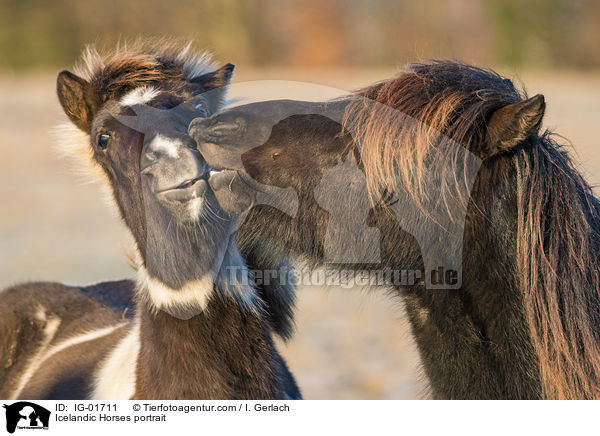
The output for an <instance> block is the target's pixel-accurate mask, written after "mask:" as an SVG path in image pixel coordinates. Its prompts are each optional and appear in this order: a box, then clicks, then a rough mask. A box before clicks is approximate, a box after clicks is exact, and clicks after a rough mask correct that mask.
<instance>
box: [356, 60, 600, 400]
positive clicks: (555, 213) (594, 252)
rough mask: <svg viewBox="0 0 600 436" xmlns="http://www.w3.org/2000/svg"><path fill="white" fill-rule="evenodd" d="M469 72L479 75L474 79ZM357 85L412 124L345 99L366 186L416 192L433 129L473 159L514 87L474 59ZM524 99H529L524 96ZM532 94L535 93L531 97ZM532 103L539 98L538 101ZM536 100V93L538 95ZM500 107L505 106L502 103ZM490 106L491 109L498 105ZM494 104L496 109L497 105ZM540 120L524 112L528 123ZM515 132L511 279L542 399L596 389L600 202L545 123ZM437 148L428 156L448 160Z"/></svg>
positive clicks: (514, 98)
mask: <svg viewBox="0 0 600 436" xmlns="http://www.w3.org/2000/svg"><path fill="white" fill-rule="evenodd" d="M478 76H482V77H486V78H489V77H490V76H491V77H493V78H496V80H485V81H483V84H484V85H485V86H482V83H480V82H479V81H478V80H477V78H478ZM360 94H361V95H362V96H365V97H367V98H368V99H371V100H375V101H377V102H379V103H381V104H382V105H385V107H392V108H394V109H395V110H399V111H401V112H403V113H405V114H407V115H409V116H410V117H412V118H414V119H416V120H418V121H419V122H418V123H414V124H412V125H410V127H409V128H406V124H403V125H402V126H400V125H394V124H392V125H390V123H386V122H382V120H386V119H389V120H391V123H404V121H405V120H403V119H399V118H398V117H385V116H384V117H382V116H381V112H378V111H373V110H372V107H373V106H372V105H370V106H369V109H370V110H368V111H367V110H364V109H365V107H364V106H363V102H362V100H358V102H357V103H356V104H354V105H353V106H351V107H350V108H349V110H348V112H347V114H346V125H347V126H348V128H350V129H352V130H353V131H354V132H355V133H356V134H357V135H358V136H357V137H358V139H359V141H357V142H359V143H361V144H362V147H363V148H362V150H361V155H362V158H363V162H364V165H365V173H366V178H367V181H368V184H369V187H370V191H371V192H380V191H381V189H383V188H388V189H390V190H392V191H393V190H394V189H395V188H397V187H398V186H399V185H403V186H404V187H409V190H410V191H411V192H412V193H414V195H415V198H419V196H420V195H425V193H426V189H427V187H426V186H425V185H423V184H422V177H421V176H422V168H423V166H424V162H425V157H426V156H431V155H432V152H433V150H434V149H435V147H436V146H437V144H438V142H437V141H438V140H439V134H440V133H443V134H444V135H445V136H446V137H447V138H449V139H450V140H453V141H455V142H457V143H460V144H462V145H464V146H465V147H467V148H470V149H471V150H472V151H473V152H474V153H476V154H478V155H480V157H482V158H486V157H489V156H490V155H494V154H497V153H498V152H500V153H502V152H503V151H504V150H502V149H499V150H489V149H488V148H486V147H489V146H490V144H489V141H488V143H486V142H485V141H484V139H485V138H484V137H483V136H482V132H483V131H484V130H485V126H486V123H487V122H488V121H489V115H490V114H491V113H492V112H493V111H494V110H496V109H498V108H500V107H503V106H506V105H510V104H512V103H516V102H518V101H520V100H522V98H523V96H522V94H521V93H519V92H518V91H517V90H515V88H514V87H513V85H512V83H511V82H510V81H508V80H506V79H502V78H500V76H497V75H496V74H495V73H492V72H489V71H486V70H480V69H477V68H475V67H470V66H462V68H457V66H456V63H453V62H433V63H431V64H425V65H421V64H416V65H412V66H410V67H409V68H408V69H407V70H406V71H405V72H403V73H402V74H401V75H400V76H399V77H398V78H396V79H393V80H389V81H385V82H382V83H380V84H377V85H375V86H371V87H369V88H366V89H363V90H362V91H361V92H360ZM532 100H533V99H532ZM538 100H539V99H538ZM537 104H538V105H539V104H540V103H539V102H538V103H537ZM542 104H543V100H542ZM506 107H508V106H506ZM385 110H386V109H380V111H385ZM497 112H499V111H497ZM497 112H496V113H497ZM539 123H540V120H539V119H533V120H531V123H530V124H531V125H532V126H535V129H534V131H535V130H537V128H538V127H539ZM518 133H519V134H520V135H522V136H521V137H519V138H514V139H515V141H516V142H514V143H513V144H512V145H515V144H516V143H522V142H523V141H524V140H528V141H531V143H530V144H529V145H530V146H529V147H528V148H527V152H525V151H520V152H518V153H517V154H516V155H514V156H513V157H512V161H513V163H514V165H515V166H516V168H517V170H518V171H517V194H518V211H517V214H518V230H517V253H518V254H517V255H518V269H519V281H520V283H519V286H520V288H521V291H522V295H523V304H524V309H525V314H526V320H527V323H528V326H529V329H530V334H531V338H532V341H533V346H534V350H535V353H536V355H537V358H538V359H539V365H540V372H541V378H542V384H543V390H544V394H543V395H544V397H546V398H579V399H581V398H596V399H597V398H600V345H599V332H598V328H599V327H600V314H599V312H600V309H599V308H600V301H599V296H598V291H599V289H600V264H599V263H600V262H599V259H598V250H599V248H600V245H599V243H600V235H599V233H598V230H599V229H600V206H599V203H598V200H597V199H596V198H595V197H594V195H593V193H592V190H591V188H590V187H589V185H588V184H587V183H586V182H585V181H584V180H583V178H582V177H581V176H580V175H579V173H578V172H577V171H576V170H575V168H574V167H573V165H572V163H571V161H570V159H569V157H568V156H567V154H566V153H565V152H564V151H561V150H560V146H559V145H558V144H557V143H556V142H555V141H554V140H553V139H552V136H551V135H550V134H549V133H548V132H546V133H545V134H543V135H541V136H538V135H535V134H534V135H533V136H531V133H532V132H527V131H526V130H525V134H523V129H521V131H520V132H518ZM451 158H452V157H451V156H446V155H441V156H436V159H444V160H445V159H451Z"/></svg>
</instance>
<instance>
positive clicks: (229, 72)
mask: <svg viewBox="0 0 600 436" xmlns="http://www.w3.org/2000/svg"><path fill="white" fill-rule="evenodd" d="M234 68H235V65H233V64H225V65H223V66H222V67H221V68H219V69H218V70H215V71H212V72H210V73H206V74H203V75H202V76H199V77H196V78H195V79H193V80H192V82H195V83H198V84H199V85H202V86H203V87H204V88H206V89H213V88H221V87H223V86H227V85H229V82H231V77H232V76H233V69H234Z"/></svg>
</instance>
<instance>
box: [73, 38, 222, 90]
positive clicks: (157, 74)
mask: <svg viewBox="0 0 600 436" xmlns="http://www.w3.org/2000/svg"><path fill="white" fill-rule="evenodd" d="M215 69H216V65H215V64H214V63H213V62H212V57H211V55H210V53H208V52H195V51H194V49H193V45H192V43H191V42H184V41H178V40H173V39H164V38H159V39H151V38H139V39H136V40H134V41H132V42H129V43H128V42H123V43H120V44H118V45H117V47H116V48H115V49H113V50H110V51H106V52H99V51H98V49H96V48H95V47H93V46H88V47H86V48H85V50H84V51H83V55H82V58H81V61H80V62H79V64H78V65H77V66H76V67H75V73H76V74H78V75H79V76H81V77H82V78H84V79H86V80H87V81H89V82H90V83H92V85H94V88H95V89H96V90H97V92H98V94H101V95H103V97H104V99H105V101H106V100H108V99H110V98H116V97H120V96H121V95H123V94H124V93H125V92H127V91H129V90H131V89H134V88H137V87H140V86H146V85H150V84H153V83H158V82H162V81H166V80H185V81H191V80H193V79H195V78H197V77H199V76H201V75H203V74H206V73H209V72H212V71H214V70H215Z"/></svg>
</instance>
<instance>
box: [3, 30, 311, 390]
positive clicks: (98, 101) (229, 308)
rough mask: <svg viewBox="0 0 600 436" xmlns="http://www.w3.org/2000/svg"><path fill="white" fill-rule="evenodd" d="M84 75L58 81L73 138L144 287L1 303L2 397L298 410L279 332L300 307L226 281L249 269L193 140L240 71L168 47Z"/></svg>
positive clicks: (14, 293)
mask: <svg viewBox="0 0 600 436" xmlns="http://www.w3.org/2000/svg"><path fill="white" fill-rule="evenodd" d="M85 67H86V68H85V70H84V71H80V75H75V74H73V73H71V72H68V71H63V72H61V73H60V74H59V76H58V81H57V92H58V97H59V101H60V103H61V105H62V107H63V109H64V111H65V113H66V114H67V116H68V117H69V119H70V121H71V123H72V126H68V127H66V128H65V129H63V134H62V137H61V139H62V140H63V142H64V140H65V139H69V138H71V139H72V141H71V144H70V150H69V151H70V152H71V153H73V152H74V151H77V152H79V153H80V154H81V155H82V156H83V157H84V158H85V159H87V162H86V163H87V164H88V165H89V164H91V165H92V167H91V168H92V170H93V171H94V172H95V173H96V174H97V175H98V176H99V177H100V178H101V179H102V180H103V181H104V182H105V187H106V188H107V189H108V190H109V192H110V194H111V197H112V199H113V200H114V204H115V205H116V206H117V209H118V211H119V214H120V216H121V218H122V219H123V221H124V222H125V224H126V226H127V227H128V229H129V230H130V231H131V233H132V235H133V238H134V240H135V244H136V245H135V248H136V251H137V259H136V260H137V262H138V265H137V270H138V281H137V284H134V283H133V282H131V281H122V282H107V283H101V284H98V285H96V286H91V287H85V288H74V287H67V286H63V285H61V284H56V283H31V284H24V285H20V286H16V287H13V288H10V289H7V290H5V291H3V293H2V294H1V299H0V314H1V315H2V316H1V317H0V328H1V331H2V335H0V397H5V398H15V399H16V398H31V399H44V398H46V399H83V398H93V399H119V398H120V399H128V398H138V399H144V398H145V399H200V398H204V399H253V398H256V399H258V398H263V399H286V398H288V399H289V398H299V396H300V394H299V392H298V389H297V387H296V385H295V382H294V379H293V377H292V375H291V374H290V373H289V371H288V370H287V367H286V365H285V362H284V361H283V359H282V358H281V356H280V355H279V354H278V352H277V350H276V349H275V346H274V344H273V340H272V330H273V325H272V323H273V324H277V320H280V321H281V323H279V326H280V327H282V326H283V330H280V332H281V333H282V334H285V333H286V332H287V331H288V330H286V327H285V326H286V325H287V324H289V322H290V320H289V318H288V314H289V313H291V312H290V308H289V307H287V304H288V303H290V301H289V299H288V298H289V295H287V294H286V293H285V292H278V293H274V294H271V295H272V296H273V297H274V298H275V299H276V300H277V301H278V302H280V303H276V304H273V303H272V302H273V301H274V300H271V303H269V302H268V301H266V299H263V298H261V295H266V294H264V292H258V293H257V292H256V291H255V290H254V289H253V287H252V284H251V283H250V282H249V281H245V282H240V283H236V282H232V281H230V280H229V279H228V278H229V276H228V274H227V273H226V270H225V269H226V268H228V267H235V268H236V269H237V270H238V272H239V271H242V272H243V271H245V261H244V259H243V258H242V257H241V255H240V253H239V252H238V251H237V248H236V245H235V243H234V241H233V235H232V232H231V230H232V224H231V219H230V218H229V217H228V215H227V214H226V213H225V212H223V211H222V210H221V209H220V208H219V207H218V204H217V203H216V201H215V198H214V195H213V194H212V193H211V191H210V189H207V188H208V187H207V182H206V179H207V177H208V167H207V165H206V163H204V162H203V161H202V160H201V158H198V156H199V154H198V152H197V151H195V150H194V147H195V145H194V142H193V141H192V140H191V138H189V137H188V136H187V126H188V124H189V122H190V121H191V119H192V118H193V117H196V116H198V115H207V114H210V113H212V112H214V111H215V110H216V109H217V108H218V107H219V106H220V104H221V103H222V100H223V96H224V86H225V85H226V84H227V83H228V82H229V80H230V77H231V74H232V71H233V65H231V64H227V65H225V66H223V67H221V68H216V67H215V66H214V65H212V64H211V63H210V62H209V59H208V58H206V57H202V56H197V55H195V54H194V53H193V52H192V51H191V50H190V49H189V47H188V48H185V47H181V46H179V45H173V44H165V43H163V42H161V43H160V44H157V45H139V46H138V45H135V46H130V47H128V48H127V49H123V50H120V51H118V52H117V53H116V54H113V55H109V56H108V57H106V58H101V57H99V56H97V54H95V53H94V52H89V53H88V58H87V60H86V63H85ZM144 109H146V111H145V112H144ZM142 112H143V113H142ZM136 114H137V116H133V115H136ZM131 118H133V119H136V120H138V121H139V120H141V121H142V122H138V123H137V124H136V126H135V128H132V126H130V125H128V124H126V121H128V120H130V119H131ZM124 123H125V124H124ZM175 158H176V159H175ZM265 289H266V288H263V291H264V290H265ZM267 293H268V292H267ZM134 294H135V295H134ZM278 307H281V308H285V310H283V311H277V310H274V309H277V308H278ZM265 309H266V310H265ZM268 313H272V314H274V313H280V314H281V315H282V316H281V317H279V316H277V317H276V316H269V315H268Z"/></svg>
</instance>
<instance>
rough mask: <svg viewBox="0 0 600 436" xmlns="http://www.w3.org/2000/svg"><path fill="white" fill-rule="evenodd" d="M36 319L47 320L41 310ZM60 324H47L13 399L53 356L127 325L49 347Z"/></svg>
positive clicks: (53, 321) (52, 321) (55, 319)
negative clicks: (38, 346)
mask: <svg viewBox="0 0 600 436" xmlns="http://www.w3.org/2000/svg"><path fill="white" fill-rule="evenodd" d="M42 314H43V316H42ZM36 318H37V319H40V320H41V319H45V318H46V314H45V312H43V311H41V310H40V311H39V312H38V313H36ZM60 323H61V319H60V318H58V317H51V318H50V319H49V320H48V321H47V324H46V326H45V327H44V339H43V341H42V344H41V345H40V348H39V350H38V352H37V353H36V354H35V356H34V357H33V358H32V359H31V362H30V364H29V366H28V367H27V369H26V370H25V372H24V373H23V377H21V380H20V381H19V385H18V386H17V389H16V390H15V392H14V393H13V395H12V397H11V398H12V399H15V400H16V399H18V398H19V396H20V395H21V393H22V392H23V389H24V388H25V386H27V383H29V381H30V380H31V378H32V377H33V376H34V374H35V373H36V372H37V370H38V369H39V368H40V367H41V366H42V365H43V364H44V362H46V361H47V360H48V359H50V358H51V357H52V356H55V355H56V354H58V353H60V352H61V351H64V350H65V349H67V348H69V347H73V346H75V345H80V344H83V343H85V342H90V341H94V340H96V339H100V338H103V337H105V336H108V335H110V334H111V333H113V332H114V331H115V330H117V329H119V328H121V327H123V326H124V325H125V323H123V324H119V325H116V326H110V327H106V328H103V329H99V330H94V331H91V332H87V333H84V334H82V335H79V336H75V337H73V338H70V339H67V340H65V341H63V342H61V343H60V344H58V345H56V346H54V347H51V348H50V347H49V345H50V343H51V342H52V339H54V337H55V336H56V332H57V330H58V327H59V326H60Z"/></svg>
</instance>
